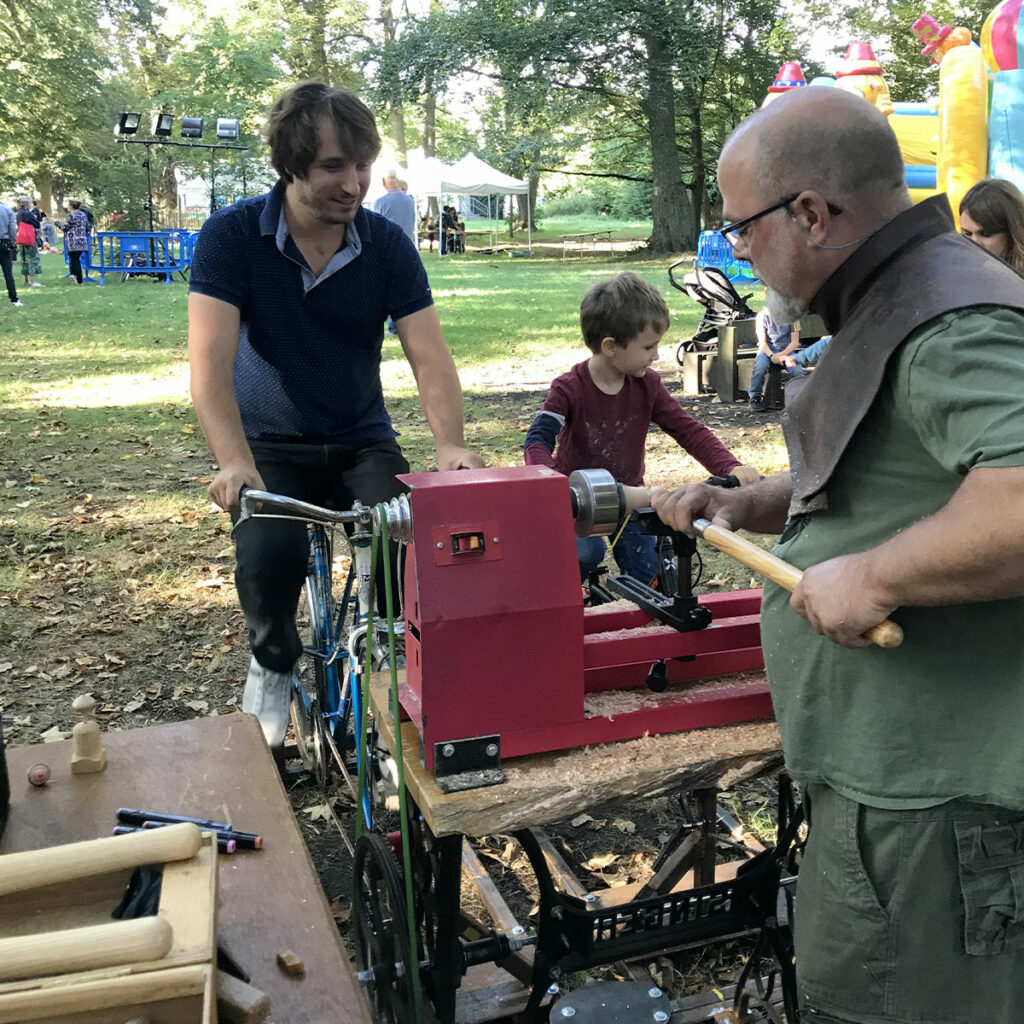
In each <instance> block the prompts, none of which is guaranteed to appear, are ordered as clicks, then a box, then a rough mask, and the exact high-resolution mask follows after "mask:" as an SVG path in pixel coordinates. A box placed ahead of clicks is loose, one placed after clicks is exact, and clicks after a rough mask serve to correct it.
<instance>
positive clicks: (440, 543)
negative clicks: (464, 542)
mask: <svg viewBox="0 0 1024 1024" xmlns="http://www.w3.org/2000/svg"><path fill="white" fill-rule="evenodd" d="M437 550H438V551H444V541H441V540H439V541H438V542H437Z"/></svg>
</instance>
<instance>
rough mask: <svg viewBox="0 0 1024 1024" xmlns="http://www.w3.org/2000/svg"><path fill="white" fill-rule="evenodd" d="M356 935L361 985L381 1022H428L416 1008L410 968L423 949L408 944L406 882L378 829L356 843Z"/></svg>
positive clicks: (411, 1023)
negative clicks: (414, 949) (419, 949)
mask: <svg viewBox="0 0 1024 1024" xmlns="http://www.w3.org/2000/svg"><path fill="white" fill-rule="evenodd" d="M352 938H353V942H354V944H355V954H356V966H357V968H358V971H359V974H358V977H359V984H360V987H361V988H362V990H363V995H364V996H365V998H366V1002H367V1004H368V1005H369V1007H370V1015H371V1016H372V1018H373V1020H374V1021H375V1022H376V1024H424V1022H423V1021H422V1018H421V1017H420V1016H419V1015H418V1014H417V1012H416V1003H415V1000H414V999H413V988H412V978H411V975H410V971H412V970H416V971H418V970H419V951H418V950H417V951H416V955H415V957H414V956H413V955H412V953H411V952H410V948H409V924H408V917H407V915H406V912H405V884H404V882H403V880H402V871H401V868H400V867H399V864H398V861H397V859H396V858H395V855H394V853H393V852H392V849H391V844H390V843H389V842H388V841H387V840H386V839H384V838H383V837H382V836H379V835H377V833H375V832H367V833H365V834H364V835H362V836H361V837H360V838H359V841H358V842H357V843H356V852H355V857H354V860H353V899H352Z"/></svg>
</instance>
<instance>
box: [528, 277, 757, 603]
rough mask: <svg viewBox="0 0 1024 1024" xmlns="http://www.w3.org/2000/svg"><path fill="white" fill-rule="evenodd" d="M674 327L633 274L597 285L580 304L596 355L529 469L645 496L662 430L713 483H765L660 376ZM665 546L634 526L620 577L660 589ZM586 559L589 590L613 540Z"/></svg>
mask: <svg viewBox="0 0 1024 1024" xmlns="http://www.w3.org/2000/svg"><path fill="white" fill-rule="evenodd" d="M668 326H669V312H668V306H667V305H666V304H665V300H664V299H663V298H662V297H661V294H660V293H659V292H658V290H657V289H656V288H655V287H654V286H653V285H651V284H648V283H647V282H646V281H645V280H644V279H643V278H642V277H639V276H637V275H636V274H632V273H625V274H619V275H617V276H616V277H613V278H611V279H610V280H608V281H598V282H597V283H596V284H593V285H591V287H590V288H589V289H588V290H587V293H586V295H584V296H583V302H582V304H581V305H580V327H581V329H582V331H583V341H584V342H585V344H586V346H587V348H588V349H590V351H591V353H592V354H591V356H590V358H589V359H587V360H585V361H584V362H582V363H577V364H576V365H575V366H574V367H573V368H572V369H571V370H569V372H568V373H563V374H562V376H560V377H558V378H556V379H555V381H554V382H553V383H552V385H551V390H550V392H549V393H548V397H547V399H546V400H545V402H544V405H543V407H542V408H541V410H540V412H538V413H537V415H536V416H535V417H534V419H533V423H531V424H530V429H529V430H528V431H527V432H526V441H525V443H524V445H523V447H524V457H525V461H526V464H527V465H528V466H530V465H535V466H550V467H552V468H553V469H556V470H558V472H559V473H564V474H565V475H567V476H568V474H570V473H571V472H572V471H573V470H576V469H606V470H608V472H609V473H611V474H612V476H613V477H615V479H616V480H617V481H618V482H619V483H620V484H623V485H624V486H626V487H638V488H642V487H643V486H644V465H645V461H646V460H645V455H646V446H647V434H648V431H649V430H650V428H651V424H652V423H653V424H655V425H656V426H658V427H660V428H661V429H662V430H664V431H665V433H666V434H668V435H669V437H671V438H673V439H674V440H675V441H676V443H677V444H678V445H679V447H680V448H682V449H683V451H684V452H686V453H687V454H688V455H689V456H691V457H692V458H694V459H696V460H697V462H699V463H700V464H701V465H702V466H703V467H704V468H705V469H706V470H707V471H708V472H709V473H710V474H712V475H713V476H728V475H729V474H732V475H733V476H735V477H736V478H737V479H738V480H739V481H740V483H741V484H749V483H753V482H754V481H756V480H758V479H760V475H759V474H758V472H757V470H756V469H754V468H753V467H751V466H742V465H740V460H739V459H737V458H736V457H735V456H734V455H733V454H732V452H730V451H729V449H728V448H726V447H725V445H723V444H722V442H721V441H719V440H718V438H717V437H715V435H714V434H713V433H712V432H711V431H710V430H708V428H707V427H705V426H704V424H703V423H701V422H700V421H699V420H697V419H695V418H694V417H693V416H691V415H690V414H689V413H688V412H686V411H685V410H684V409H683V407H682V406H681V405H680V404H679V402H678V401H676V399H674V398H673V397H672V396H671V395H670V394H669V392H668V389H667V388H666V387H665V385H664V383H663V382H662V379H661V377H660V376H659V375H658V373H657V371H656V370H654V369H652V365H653V364H654V363H656V362H657V360H658V343H659V342H660V341H661V338H662V336H663V335H664V334H665V332H666V331H667V330H668ZM641 504H646V502H641ZM656 540H657V539H656V538H655V537H654V536H651V535H648V534H642V533H641V532H640V530H639V529H638V528H637V526H636V525H635V524H634V523H633V522H629V521H627V523H626V526H625V528H624V529H623V531H622V534H621V536H620V537H619V538H618V540H617V541H616V543H615V547H614V549H613V553H614V555H615V560H616V562H617V563H618V565H619V568H620V569H621V570H622V571H623V572H624V573H625V574H626V575H628V576H632V577H634V578H635V579H638V580H640V581H641V582H642V583H650V582H651V581H652V580H653V579H654V578H655V576H657V573H658V556H657V551H656ZM576 550H577V555H578V557H579V561H580V579H581V581H585V580H586V579H587V577H588V576H589V575H590V574H591V573H592V572H595V571H596V570H597V568H598V566H599V565H600V564H601V562H602V561H603V560H604V556H605V544H604V538H602V537H582V538H579V539H578V540H577V541H576Z"/></svg>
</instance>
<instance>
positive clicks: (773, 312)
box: [764, 287, 808, 324]
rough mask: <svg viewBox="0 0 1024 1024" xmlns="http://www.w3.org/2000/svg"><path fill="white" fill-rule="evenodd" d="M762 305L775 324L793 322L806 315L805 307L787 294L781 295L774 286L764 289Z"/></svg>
mask: <svg viewBox="0 0 1024 1024" xmlns="http://www.w3.org/2000/svg"><path fill="white" fill-rule="evenodd" d="M764 305H765V309H767V310H768V315H769V316H770V317H771V318H772V319H773V320H774V321H775V322H776V323H777V324H795V323H796V322H797V321H798V320H799V319H801V317H805V316H807V312H808V310H807V307H806V306H805V305H804V304H803V303H802V302H801V301H800V300H799V299H794V298H792V297H791V296H789V295H781V294H780V293H779V292H777V291H775V289H774V288H768V287H766V288H765V290H764Z"/></svg>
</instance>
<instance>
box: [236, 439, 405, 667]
mask: <svg viewBox="0 0 1024 1024" xmlns="http://www.w3.org/2000/svg"><path fill="white" fill-rule="evenodd" d="M249 445H250V448H251V449H252V454H253V457H254V458H255V460H256V467H257V469H259V471H260V475H261V476H262V477H263V482H264V483H265V484H266V489H267V490H268V491H274V492H276V493H278V494H287V495H288V496H289V497H292V498H298V499H300V500H301V501H308V502H312V503H313V504H314V505H323V506H325V507H327V508H335V509H348V508H351V507H352V504H353V503H354V502H355V501H356V499H358V500H359V501H361V502H362V503H363V504H364V505H374V504H376V503H377V502H379V501H387V500H388V499H389V498H394V497H396V496H397V495H399V494H401V493H403V492H404V491H405V490H406V488H405V487H404V486H403V485H402V484H401V483H399V482H398V481H397V480H395V475H396V474H398V473H408V472H409V463H408V462H406V460H405V456H404V455H402V451H401V449H400V448H399V447H398V443H397V442H396V441H376V442H373V443H371V444H368V445H363V446H361V447H359V448H351V447H347V446H344V445H320V444H301V443H295V442H290V441H289V442H285V441H280V442H279V441H250V442H249ZM388 547H389V555H390V559H389V560H390V564H391V567H392V585H393V592H394V593H395V594H398V593H399V591H398V589H397V580H398V571H397V562H398V549H397V545H395V544H390V543H389V545H388ZM308 561H309V540H308V535H307V531H306V526H305V524H304V523H300V522H295V521H293V520H287V519H250V520H247V521H246V522H245V523H243V524H242V525H241V526H240V527H239V528H238V529H237V530H236V531H235V586H236V588H237V590H238V599H239V601H240V602H241V605H242V611H243V612H244V613H245V621H246V624H247V625H248V627H249V646H250V648H251V649H252V653H253V654H254V655H255V657H256V660H257V661H258V662H259V663H260V664H261V665H263V666H264V667H265V668H269V669H271V670H273V671H275V672H290V671H291V669H292V667H293V666H294V665H295V662H296V661H297V660H298V658H299V655H300V654H302V641H301V639H300V638H299V633H298V630H297V629H296V626H295V611H296V609H297V607H298V603H299V595H300V594H301V592H302V585H303V583H304V582H305V579H306V569H307V564H308ZM377 594H378V611H383V604H384V577H383V571H382V570H378V579H377Z"/></svg>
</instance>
